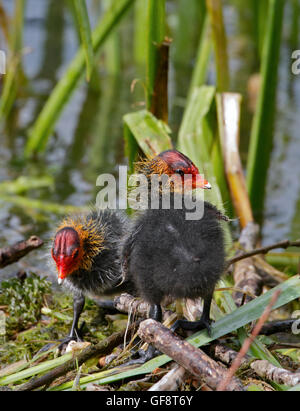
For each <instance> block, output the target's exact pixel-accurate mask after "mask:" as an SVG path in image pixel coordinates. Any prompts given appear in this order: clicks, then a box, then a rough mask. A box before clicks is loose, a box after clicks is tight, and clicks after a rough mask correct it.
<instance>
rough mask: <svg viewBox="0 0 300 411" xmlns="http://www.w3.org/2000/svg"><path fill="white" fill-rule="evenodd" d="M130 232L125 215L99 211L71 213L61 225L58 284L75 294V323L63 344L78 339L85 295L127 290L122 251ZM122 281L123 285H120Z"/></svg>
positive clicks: (57, 240)
mask: <svg viewBox="0 0 300 411" xmlns="http://www.w3.org/2000/svg"><path fill="white" fill-rule="evenodd" d="M128 231H129V221H128V218H127V216H126V214H124V213H121V212H117V211H111V210H100V211H92V212H90V213H89V214H81V215H75V216H69V217H67V218H66V219H64V220H63V221H62V223H61V224H60V226H59V227H58V229H57V231H56V234H55V237H54V241H53V245H52V250H51V255H52V258H53V260H54V262H55V265H56V268H57V272H58V283H59V284H63V286H64V287H66V288H67V289H68V290H70V291H71V292H72V293H73V323H72V326H71V330H70V333H69V335H68V337H67V338H65V339H64V340H63V342H62V344H61V346H62V345H63V344H66V343H67V342H69V341H71V340H79V339H80V335H79V334H80V332H79V329H78V322H79V317H80V315H81V313H82V311H83V308H84V303H85V296H89V297H90V298H92V299H93V297H96V298H97V297H101V296H103V295H111V294H113V293H117V292H121V291H123V290H124V289H126V290H127V291H128V290H129V291H130V289H129V288H128V282H125V283H124V282H123V283H122V274H121V262H120V257H121V256H120V250H121V244H122V241H123V238H124V236H125V234H127V233H128ZM121 283H122V284H121Z"/></svg>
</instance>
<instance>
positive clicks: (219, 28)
mask: <svg viewBox="0 0 300 411" xmlns="http://www.w3.org/2000/svg"><path fill="white" fill-rule="evenodd" d="M206 7H207V11H208V13H209V16H210V22H211V26H212V35H213V42H214V50H215V62H216V72H217V90H218V91H229V65H228V55H227V39H226V32H225V26H224V21H223V10H222V1H221V0H206Z"/></svg>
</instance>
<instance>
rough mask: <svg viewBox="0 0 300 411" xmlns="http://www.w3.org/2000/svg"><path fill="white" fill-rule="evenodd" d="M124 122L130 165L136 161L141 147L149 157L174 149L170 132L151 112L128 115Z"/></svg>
mask: <svg viewBox="0 0 300 411" xmlns="http://www.w3.org/2000/svg"><path fill="white" fill-rule="evenodd" d="M123 120H124V130H125V131H124V135H125V142H126V154H127V156H128V158H129V164H130V165H132V163H133V162H134V161H135V160H136V153H137V147H140V149H141V150H142V151H143V152H144V154H145V155H146V156H147V157H152V156H155V155H157V154H159V153H160V152H161V151H164V150H168V149H170V148H172V142H171V138H170V136H169V131H170V130H169V129H168V127H167V126H166V124H165V123H163V122H162V121H160V120H158V119H157V118H156V117H154V116H153V114H151V113H150V112H149V111H147V110H141V111H137V112H135V113H130V114H126V115H125V116H124V117H123Z"/></svg>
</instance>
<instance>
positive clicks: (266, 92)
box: [247, 0, 284, 213]
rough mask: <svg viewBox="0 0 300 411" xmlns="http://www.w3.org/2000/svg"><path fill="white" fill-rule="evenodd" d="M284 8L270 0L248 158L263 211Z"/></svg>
mask: <svg viewBox="0 0 300 411" xmlns="http://www.w3.org/2000/svg"><path fill="white" fill-rule="evenodd" d="M283 11H284V2H283V0H270V6H269V14H268V19H267V27H266V35H265V41H264V47H263V54H262V64H261V79H262V80H261V88H260V93H259V97H258V102H257V108H256V112H255V115H254V119H253V124H252V129H251V138H250V146H249V154H248V162H247V185H248V191H249V196H250V201H251V204H252V209H253V211H254V213H255V212H259V213H261V212H262V209H263V204H264V195H265V186H266V181H267V175H268V168H269V164H270V157H271V150H272V144H273V135H274V134H273V125H274V117H275V110H276V89H277V71H278V65H279V54H280V44H281V30H282V21H283Z"/></svg>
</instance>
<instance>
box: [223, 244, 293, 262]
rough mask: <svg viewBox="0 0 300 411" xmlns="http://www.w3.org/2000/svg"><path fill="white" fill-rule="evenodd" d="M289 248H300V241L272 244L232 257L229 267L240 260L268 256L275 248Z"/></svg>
mask: <svg viewBox="0 0 300 411" xmlns="http://www.w3.org/2000/svg"><path fill="white" fill-rule="evenodd" d="M288 247H300V240H297V241H289V240H283V241H280V242H278V243H275V244H271V245H268V246H265V247H261V248H256V249H254V250H251V251H248V252H246V253H243V254H240V255H236V256H235V257H232V258H231V259H230V260H228V262H227V264H228V265H227V267H229V266H230V265H231V264H234V263H236V262H238V261H240V260H243V259H245V258H249V257H253V256H254V255H257V254H267V253H268V252H269V251H271V250H274V249H275V248H288Z"/></svg>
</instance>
